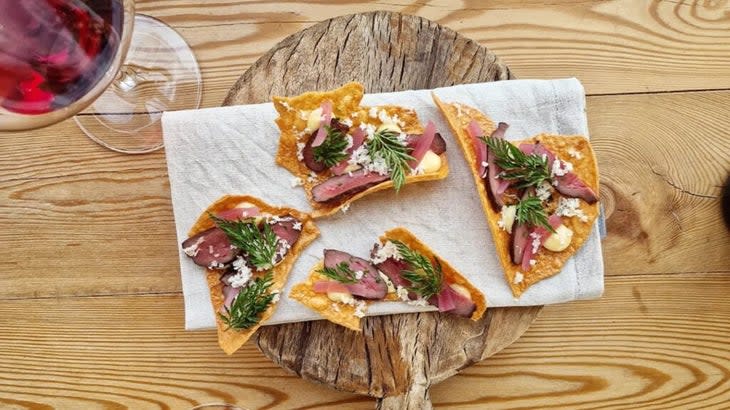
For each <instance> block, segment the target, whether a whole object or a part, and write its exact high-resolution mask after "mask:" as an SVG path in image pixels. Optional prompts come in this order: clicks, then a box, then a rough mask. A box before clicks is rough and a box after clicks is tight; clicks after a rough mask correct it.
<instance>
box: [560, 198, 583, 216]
mask: <svg viewBox="0 0 730 410" xmlns="http://www.w3.org/2000/svg"><path fill="white" fill-rule="evenodd" d="M555 213H556V214H558V215H559V216H567V217H576V218H578V220H580V221H581V222H588V215H586V214H585V212H583V210H582V209H580V200H579V199H578V198H565V197H560V199H559V200H558V207H557V209H556V210H555Z"/></svg>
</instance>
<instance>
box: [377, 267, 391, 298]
mask: <svg viewBox="0 0 730 410" xmlns="http://www.w3.org/2000/svg"><path fill="white" fill-rule="evenodd" d="M378 275H379V276H380V279H382V280H383V282H385V286H387V287H388V293H395V286H393V281H391V280H390V278H389V277H388V275H386V274H384V273H383V272H381V271H378Z"/></svg>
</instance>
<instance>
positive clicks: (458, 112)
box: [453, 103, 461, 117]
mask: <svg viewBox="0 0 730 410" xmlns="http://www.w3.org/2000/svg"><path fill="white" fill-rule="evenodd" d="M453 105H454V107H456V116H457V117H461V104H459V103H454V104H453Z"/></svg>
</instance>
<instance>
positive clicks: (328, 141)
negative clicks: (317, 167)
mask: <svg viewBox="0 0 730 410" xmlns="http://www.w3.org/2000/svg"><path fill="white" fill-rule="evenodd" d="M324 129H325V130H326V131H327V137H326V138H325V139H324V141H323V142H322V144H321V145H319V146H317V147H314V148H313V149H312V153H313V154H314V160H315V161H317V162H319V163H320V164H324V166H326V167H327V168H330V167H333V166H335V165H337V164H339V163H340V162H341V161H342V160H343V159H345V158H347V152H345V150H347V144H348V141H347V136H346V135H345V133H344V132H342V131H340V130H339V129H337V128H334V127H330V126H329V125H325V127H324Z"/></svg>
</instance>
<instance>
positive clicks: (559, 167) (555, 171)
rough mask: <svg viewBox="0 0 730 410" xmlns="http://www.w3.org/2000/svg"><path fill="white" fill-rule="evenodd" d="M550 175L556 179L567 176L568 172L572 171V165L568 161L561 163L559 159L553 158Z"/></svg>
mask: <svg viewBox="0 0 730 410" xmlns="http://www.w3.org/2000/svg"><path fill="white" fill-rule="evenodd" d="M551 171H552V172H551V175H552V176H556V177H562V176H563V175H565V174H567V173H568V172H571V171H573V164H571V163H570V162H568V161H563V160H561V159H560V158H555V161H553V168H552V170H551Z"/></svg>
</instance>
